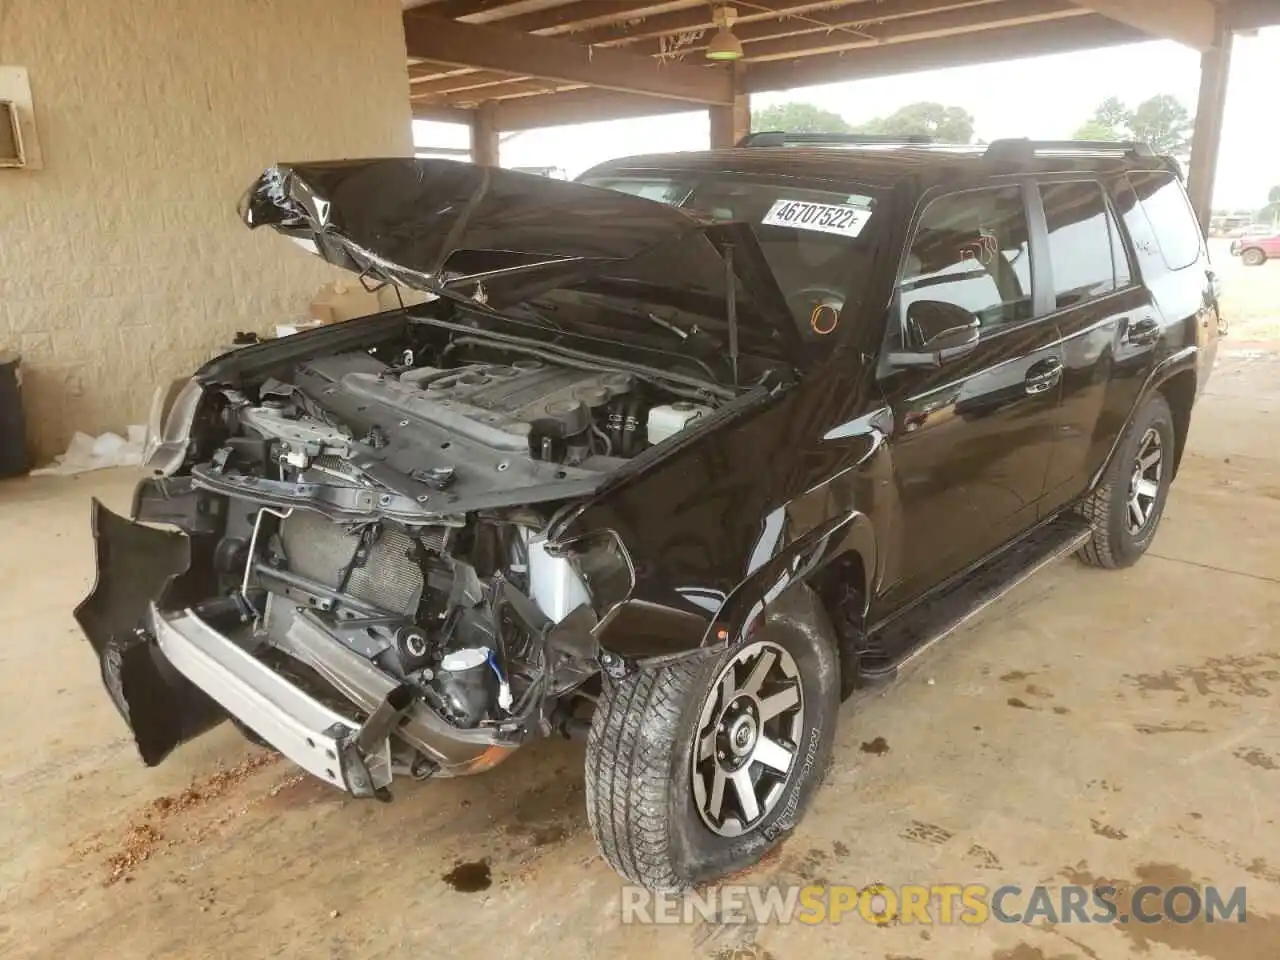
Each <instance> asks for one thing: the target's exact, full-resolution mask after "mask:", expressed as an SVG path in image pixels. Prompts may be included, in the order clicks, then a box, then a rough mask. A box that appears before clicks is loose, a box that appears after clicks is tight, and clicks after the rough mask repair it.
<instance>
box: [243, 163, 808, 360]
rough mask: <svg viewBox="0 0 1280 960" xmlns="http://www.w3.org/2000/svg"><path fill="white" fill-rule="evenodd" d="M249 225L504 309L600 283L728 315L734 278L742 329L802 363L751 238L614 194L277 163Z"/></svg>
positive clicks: (467, 175) (381, 273) (498, 172)
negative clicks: (642, 288) (689, 299)
mask: <svg viewBox="0 0 1280 960" xmlns="http://www.w3.org/2000/svg"><path fill="white" fill-rule="evenodd" d="M240 213H241V217H242V218H243V220H244V222H245V223H246V224H247V225H248V226H249V227H251V228H256V227H260V226H264V225H265V226H272V227H275V228H276V229H277V230H278V231H280V232H281V233H283V234H285V235H286V236H289V237H291V238H293V239H294V240H295V241H297V242H298V243H300V244H301V245H303V246H304V247H306V248H307V249H308V250H310V251H311V252H312V253H315V254H317V255H318V256H320V257H323V258H324V259H325V260H327V261H329V262H330V263H333V264H335V265H337V266H340V267H343V268H345V269H348V270H352V271H354V272H356V273H361V274H363V273H371V274H373V275H376V276H378V277H380V278H383V279H386V280H391V281H395V282H398V283H401V284H403V285H404V286H406V287H411V288H414V289H418V290H422V291H426V292H429V293H433V294H437V295H439V296H446V297H450V298H452V299H456V300H461V301H464V302H468V303H477V302H478V303H481V304H484V305H486V306H488V307H490V308H492V309H495V310H500V309H502V308H503V307H506V306H512V305H515V304H518V303H521V302H522V301H526V300H528V299H530V298H532V297H536V296H538V295H539V294H541V293H544V292H546V291H548V290H551V289H554V288H557V287H564V286H569V285H573V284H578V283H583V282H584V281H593V282H597V281H598V282H601V283H608V284H612V285H613V286H614V287H617V286H618V285H619V284H622V285H626V284H632V285H646V286H647V287H649V288H652V287H654V286H661V287H663V288H665V289H668V290H670V291H672V292H673V293H677V294H680V293H687V294H690V295H697V296H698V297H700V298H701V300H702V302H704V303H706V302H708V300H709V298H719V299H720V300H721V303H720V304H719V305H718V308H717V313H718V314H719V315H721V316H723V315H724V314H725V312H726V311H727V309H728V305H727V295H726V292H727V290H728V289H729V277H730V276H731V275H733V276H736V278H737V281H738V282H737V284H736V289H737V290H738V293H737V294H736V295H735V307H736V311H737V316H738V322H739V324H740V325H741V326H743V327H744V328H747V332H748V333H749V334H755V335H756V336H761V335H764V336H767V337H768V338H769V339H770V340H771V341H772V342H775V343H777V344H779V346H780V347H781V348H782V351H783V352H784V353H785V354H786V355H787V356H788V357H789V358H794V357H795V356H797V354H798V351H797V344H798V336H797V332H796V329H795V324H794V321H793V320H792V317H791V314H790V311H789V310H788V309H787V306H786V302H785V300H784V298H783V296H782V293H781V291H780V290H779V289H778V286H777V283H776V281H775V280H774V278H773V274H772V272H771V271H770V270H769V267H768V264H767V262H766V261H765V259H764V255H763V253H761V251H760V247H759V245H758V243H757V242H756V239H755V235H754V234H753V233H752V231H751V228H750V227H749V226H747V225H746V224H740V223H707V222H703V221H701V220H698V219H696V218H695V217H693V216H690V215H689V214H687V213H685V212H683V211H681V210H678V209H676V208H673V207H670V206H667V205H665V204H662V203H658V202H656V201H652V200H644V199H641V198H639V197H633V196H629V195H627V194H623V193H619V192H616V191H613V190H606V189H602V188H598V187H588V186H584V185H582V184H578V183H572V182H569V181H563V180H552V179H548V178H544V177H539V176H534V175H530V174H524V173H517V172H515V171H513V170H502V169H498V168H493V167H481V166H476V165H474V164H469V163H458V162H455V161H452V160H424V159H414V160H410V159H384V160H349V161H332V162H323V163H306V164H278V165H276V166H273V167H271V168H269V169H268V170H266V171H265V172H264V173H263V174H262V176H261V177H259V178H258V180H257V182H255V183H254V184H253V186H252V187H250V188H249V191H248V192H247V193H246V194H245V197H244V199H243V201H242V202H241V207H240ZM659 261H660V262H659ZM730 271H732V274H731V273H730ZM742 294H745V296H743V295H742Z"/></svg>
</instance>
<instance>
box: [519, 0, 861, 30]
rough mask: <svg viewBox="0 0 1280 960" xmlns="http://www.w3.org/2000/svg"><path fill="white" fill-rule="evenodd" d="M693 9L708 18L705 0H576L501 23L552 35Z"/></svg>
mask: <svg viewBox="0 0 1280 960" xmlns="http://www.w3.org/2000/svg"><path fill="white" fill-rule="evenodd" d="M726 2H727V0H726ZM846 2H847V0H846ZM744 9H747V8H744ZM695 10H696V11H697V14H698V16H700V17H701V16H705V17H707V18H708V19H709V18H710V15H711V8H710V7H709V6H708V5H707V0H578V2H576V3H571V4H568V5H566V6H557V7H552V8H550V9H548V10H538V11H535V12H533V13H525V14H521V15H520V16H516V17H511V18H510V19H507V20H503V21H502V25H503V27H505V28H507V29H508V30H515V31H518V32H520V33H535V34H537V35H538V36H542V37H552V36H564V35H566V34H572V33H581V32H583V31H585V30H588V29H591V28H596V27H601V26H606V25H608V24H614V23H623V24H626V23H633V22H635V21H636V20H637V19H640V18H644V17H652V16H660V15H663V14H671V13H677V12H684V13H685V15H686V16H689V15H691V12H692V11H695Z"/></svg>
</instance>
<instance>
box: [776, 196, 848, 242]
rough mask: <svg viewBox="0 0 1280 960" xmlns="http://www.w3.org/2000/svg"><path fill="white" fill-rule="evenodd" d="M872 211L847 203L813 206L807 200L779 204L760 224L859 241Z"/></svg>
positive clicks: (784, 201)
mask: <svg viewBox="0 0 1280 960" xmlns="http://www.w3.org/2000/svg"><path fill="white" fill-rule="evenodd" d="M870 219H871V211H870V210H868V209H867V208H865V207H854V206H849V205H848V204H843V203H809V202H807V201H804V200H779V201H777V202H776V203H774V205H773V206H772V207H770V208H769V212H768V213H766V214H765V215H764V219H763V220H761V221H760V222H761V223H763V224H765V225H767V226H770V227H794V228H795V229H797V230H816V231H818V232H820V233H835V234H839V235H840V236H842V237H856V236H857V235H858V234H860V233H861V232H862V228H863V227H864V226H866V224H867V221H868V220H870Z"/></svg>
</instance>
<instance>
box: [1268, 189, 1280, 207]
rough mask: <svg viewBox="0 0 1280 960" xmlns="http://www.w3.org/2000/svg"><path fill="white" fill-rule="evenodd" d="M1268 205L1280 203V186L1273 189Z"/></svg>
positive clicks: (1269, 195) (1269, 194)
mask: <svg viewBox="0 0 1280 960" xmlns="http://www.w3.org/2000/svg"><path fill="white" fill-rule="evenodd" d="M1267 202H1268V203H1280V186H1274V187H1272V188H1271V192H1270V193H1268V194H1267Z"/></svg>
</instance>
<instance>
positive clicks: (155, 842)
mask: <svg viewBox="0 0 1280 960" xmlns="http://www.w3.org/2000/svg"><path fill="white" fill-rule="evenodd" d="M279 759H280V757H279V755H278V754H275V753H255V754H254V755H253V756H250V757H248V758H246V759H245V760H242V761H241V762H240V763H238V764H236V765H235V766H234V767H229V768H227V769H220V770H217V771H215V772H214V773H212V774H209V775H208V776H207V777H203V778H201V779H199V780H195V781H193V782H192V783H191V785H190V786H189V787H187V788H186V789H185V790H181V791H179V792H178V793H171V794H166V795H164V796H161V797H156V799H154V800H152V801H151V802H150V803H149V804H147V805H146V807H145V808H144V809H143V810H142V811H141V812H140V813H139V814H136V815H135V816H133V817H130V818H129V819H128V822H127V823H126V825H125V828H124V833H123V834H122V836H121V837H120V839H119V841H118V842H117V843H114V844H109V843H108V842H107V840H106V839H105V838H103V837H101V836H97V837H91V838H89V839H88V840H86V841H82V842H81V843H79V844H78V845H77V847H76V848H75V849H74V850H73V854H72V855H73V858H75V859H82V858H84V857H86V856H88V855H89V854H93V853H98V852H101V851H102V850H105V849H106V848H107V847H108V846H113V847H114V848H115V849H114V851H113V852H112V853H110V854H108V855H107V857H106V859H105V861H104V865H105V867H106V876H105V877H104V878H103V881H102V885H103V886H110V885H112V884H113V883H116V882H118V881H120V880H124V881H125V882H129V881H131V880H132V879H133V878H132V876H131V874H132V872H133V871H134V870H135V869H136V868H137V867H138V866H140V865H141V864H143V863H146V862H147V861H148V860H150V859H151V858H152V856H153V855H154V854H155V853H156V852H157V851H159V850H162V849H166V848H168V847H173V846H177V845H178V844H180V843H182V842H183V838H182V837H178V836H172V835H167V834H166V833H165V832H164V831H162V830H161V829H160V825H161V824H165V823H169V822H175V823H176V822H177V821H178V820H179V819H182V820H185V819H187V818H188V817H191V816H193V815H195V814H196V813H197V812H199V811H202V810H204V809H205V808H206V807H208V806H209V805H210V804H212V803H214V802H216V801H218V800H221V799H222V798H223V797H225V796H226V795H227V794H229V793H230V792H231V791H232V790H234V789H235V788H237V787H238V786H239V785H240V784H242V783H244V781H245V780H247V779H249V778H250V777H251V776H253V775H254V774H255V773H257V772H258V771H259V770H262V769H263V768H265V767H269V766H271V765H272V764H274V763H276V762H278V761H279ZM230 818H231V815H230V814H224V815H223V816H222V817H221V818H220V819H218V820H215V821H214V822H215V823H224V822H226V821H227V820H229V819H230ZM207 829H208V828H207V826H206V827H205V830H206V831H207ZM181 832H188V833H189V832H190V831H181ZM202 835H203V834H202V833H201V832H196V833H195V835H194V836H195V839H199V838H200V837H201V836H202Z"/></svg>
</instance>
